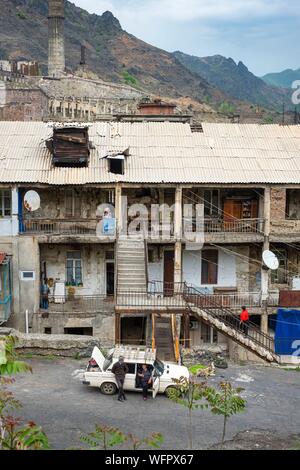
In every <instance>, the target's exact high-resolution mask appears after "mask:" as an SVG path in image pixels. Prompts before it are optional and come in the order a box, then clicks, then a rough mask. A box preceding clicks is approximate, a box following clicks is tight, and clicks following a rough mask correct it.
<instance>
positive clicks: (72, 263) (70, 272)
mask: <svg viewBox="0 0 300 470" xmlns="http://www.w3.org/2000/svg"><path fill="white" fill-rule="evenodd" d="M66 279H67V285H71V286H80V285H82V264H81V253H80V251H69V252H68V253H67V275H66Z"/></svg>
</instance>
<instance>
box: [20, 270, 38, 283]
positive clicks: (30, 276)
mask: <svg viewBox="0 0 300 470" xmlns="http://www.w3.org/2000/svg"><path fill="white" fill-rule="evenodd" d="M20 278H21V281H34V280H35V272H34V271H21V272H20Z"/></svg>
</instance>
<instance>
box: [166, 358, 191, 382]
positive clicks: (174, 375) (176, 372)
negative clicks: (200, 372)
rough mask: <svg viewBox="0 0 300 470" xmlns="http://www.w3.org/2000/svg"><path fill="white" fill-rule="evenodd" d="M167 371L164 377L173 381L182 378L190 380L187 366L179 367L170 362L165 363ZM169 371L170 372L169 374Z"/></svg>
mask: <svg viewBox="0 0 300 470" xmlns="http://www.w3.org/2000/svg"><path fill="white" fill-rule="evenodd" d="M164 364H165V370H164V373H163V376H168V377H170V378H171V379H180V377H186V378H189V376H190V373H189V371H188V368H187V367H185V366H179V365H177V364H172V363H170V362H165V363H164ZM168 371H169V372H168Z"/></svg>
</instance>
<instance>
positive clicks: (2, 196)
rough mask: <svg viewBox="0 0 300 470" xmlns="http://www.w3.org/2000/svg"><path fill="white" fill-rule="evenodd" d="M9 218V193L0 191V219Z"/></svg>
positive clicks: (3, 190) (8, 191) (4, 190)
mask: <svg viewBox="0 0 300 470" xmlns="http://www.w3.org/2000/svg"><path fill="white" fill-rule="evenodd" d="M10 216H11V191H10V190H9V189H8V190H6V189H0V217H10Z"/></svg>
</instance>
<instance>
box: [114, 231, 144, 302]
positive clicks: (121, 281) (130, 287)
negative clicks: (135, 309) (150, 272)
mask: <svg viewBox="0 0 300 470" xmlns="http://www.w3.org/2000/svg"><path fill="white" fill-rule="evenodd" d="M146 270H147V266H146V253H145V241H144V239H143V238H141V237H134V238H128V237H122V236H120V237H119V238H118V242H117V293H118V295H119V294H126V293H130V292H137V293H139V292H140V293H146V292H147V275H146Z"/></svg>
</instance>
